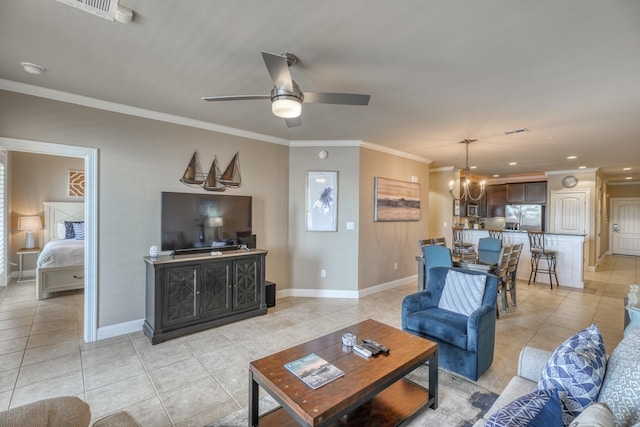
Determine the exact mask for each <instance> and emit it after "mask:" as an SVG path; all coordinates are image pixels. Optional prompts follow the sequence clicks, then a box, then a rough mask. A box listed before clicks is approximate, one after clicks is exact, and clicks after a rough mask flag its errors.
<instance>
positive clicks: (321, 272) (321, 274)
mask: <svg viewBox="0 0 640 427" xmlns="http://www.w3.org/2000/svg"><path fill="white" fill-rule="evenodd" d="M320 277H327V270H325V269H322V270H320Z"/></svg>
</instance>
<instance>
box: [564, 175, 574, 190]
mask: <svg viewBox="0 0 640 427" xmlns="http://www.w3.org/2000/svg"><path fill="white" fill-rule="evenodd" d="M577 184H578V178H576V177H575V176H573V175H567V176H565V177H564V178H562V185H563V186H564V187H566V188H571V187H575V186H576V185H577Z"/></svg>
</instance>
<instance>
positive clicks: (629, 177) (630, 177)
mask: <svg viewBox="0 0 640 427" xmlns="http://www.w3.org/2000/svg"><path fill="white" fill-rule="evenodd" d="M625 179H633V177H632V176H627V177H625Z"/></svg>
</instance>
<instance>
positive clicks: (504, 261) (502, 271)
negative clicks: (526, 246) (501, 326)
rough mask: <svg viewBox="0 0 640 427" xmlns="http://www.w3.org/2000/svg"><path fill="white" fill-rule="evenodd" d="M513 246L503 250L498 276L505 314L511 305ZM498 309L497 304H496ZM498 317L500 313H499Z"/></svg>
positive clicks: (499, 291)
mask: <svg viewBox="0 0 640 427" xmlns="http://www.w3.org/2000/svg"><path fill="white" fill-rule="evenodd" d="M511 251H512V247H511V246H505V247H503V248H502V253H501V254H500V263H499V264H498V270H497V272H496V276H498V280H499V281H498V293H499V294H500V299H501V300H502V311H504V312H505V313H506V312H508V311H509V304H508V303H507V282H508V280H509V260H510V259H511ZM496 307H497V304H496ZM497 315H498V317H500V313H499V312H497Z"/></svg>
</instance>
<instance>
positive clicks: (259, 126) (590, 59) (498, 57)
mask: <svg viewBox="0 0 640 427" xmlns="http://www.w3.org/2000/svg"><path fill="white" fill-rule="evenodd" d="M121 4H122V5H124V6H126V7H128V8H131V9H133V10H134V12H135V16H134V20H133V22H132V23H130V24H121V23H118V22H110V21H108V20H105V19H102V18H99V17H96V16H93V15H90V14H88V13H85V12H82V11H80V10H78V9H75V8H73V7H69V6H66V5H64V4H62V3H60V2H57V1H55V0H20V1H16V0H0V40H1V41H2V42H1V43H0V79H4V81H3V82H2V83H3V86H4V87H5V88H6V87H7V84H8V83H12V82H22V83H26V84H29V85H34V86H38V87H42V88H48V89H55V90H58V91H63V92H68V93H71V94H77V95H82V96H86V97H91V98H95V99H99V100H104V101H109V102H115V103H119V104H124V105H129V106H134V107H139V108H143V109H148V110H152V111H157V112H162V113H168V114H172V115H177V116H181V117H187V118H191V119H196V120H200V121H205V122H210V123H215V124H220V125H223V126H229V127H233V128H239V129H243V130H247V131H250V132H255V133H259V134H264V135H269V136H272V137H278V138H284V139H287V140H363V141H367V142H370V143H373V144H378V145H381V146H385V147H389V148H391V149H395V150H400V151H403V152H406V153H409V154H412V155H415V156H418V157H421V158H424V159H428V160H433V163H432V165H431V166H432V167H434V168H437V167H444V166H450V165H454V166H457V167H464V163H465V153H464V145H463V144H457V142H458V141H460V140H462V139H465V138H469V139H478V142H476V143H474V144H472V145H471V146H470V164H471V165H476V166H477V167H478V169H477V171H478V172H480V173H484V174H487V175H491V174H501V175H503V176H504V175H510V174H517V173H529V172H536V171H557V170H563V171H567V170H573V169H577V168H578V166H580V165H584V166H586V167H588V168H601V169H602V171H603V172H604V173H605V174H606V176H607V177H608V178H609V179H610V181H611V182H622V181H624V177H626V176H633V178H634V181H635V182H637V181H638V180H640V150H639V149H638V142H640V1H636V0H627V1H623V0H608V1H602V0H562V1H558V0H538V1H527V0H482V1H471V0H464V1H463V0H449V1H442V0H400V1H364V0H324V1H317V0H315V1H312V0H269V1H265V0H241V1H239V0H215V1H211V0H188V1H176V0H153V1H149V0H121ZM262 50H264V51H268V52H274V53H282V52H291V53H294V54H295V55H297V56H298V57H299V59H300V62H299V63H298V64H296V65H295V66H294V67H293V68H292V71H291V72H292V75H293V78H294V79H295V80H296V81H297V83H298V84H299V85H300V87H301V88H302V90H303V91H305V90H307V91H324V92H353V93H367V94H371V102H370V104H369V106H366V107H356V106H341V105H322V104H305V105H304V106H303V114H302V123H303V124H302V126H301V127H299V128H291V129H289V128H287V127H286V125H285V123H284V121H283V120H282V119H279V118H277V117H275V116H273V115H272V113H271V107H270V105H269V101H268V100H255V101H234V102H218V103H213V102H209V103H207V102H204V101H202V100H201V99H200V98H201V97H202V96H213V95H236V94H268V93H269V91H270V90H271V87H272V86H273V84H272V81H271V79H270V77H269V74H268V73H267V70H266V68H265V65H264V62H263V60H262V57H261V55H260V52H261V51H262ZM21 61H28V62H35V63H37V64H40V65H42V66H44V67H45V68H46V70H47V71H46V72H45V73H44V74H42V75H39V76H35V75H31V74H27V73H25V72H24V70H23V69H22V67H21V66H20V62H21ZM521 127H525V128H528V129H529V130H530V132H529V133H527V134H524V135H517V136H505V135H504V133H503V132H504V131H506V130H510V129H516V128H521ZM570 155H575V156H577V159H575V160H567V156H570ZM509 162H518V165H517V166H508V163H509ZM623 167H631V168H632V170H631V171H630V172H623V171H622V168H623Z"/></svg>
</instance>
